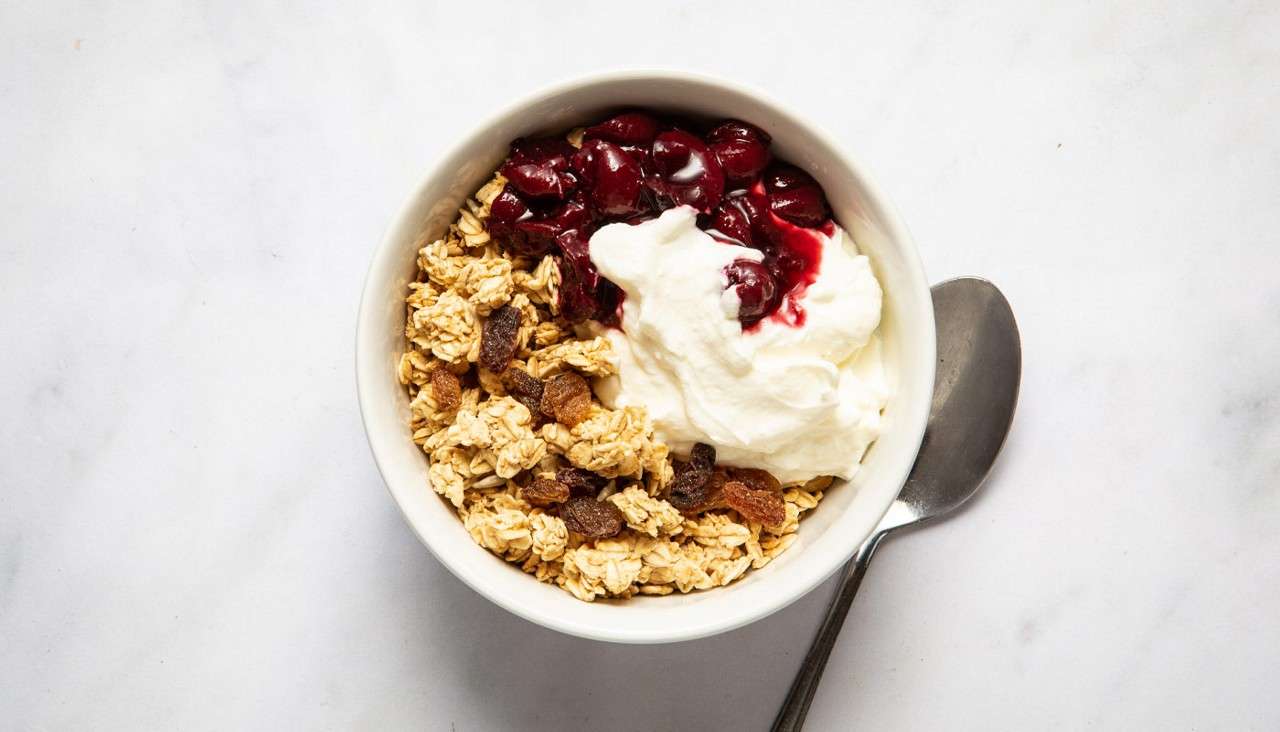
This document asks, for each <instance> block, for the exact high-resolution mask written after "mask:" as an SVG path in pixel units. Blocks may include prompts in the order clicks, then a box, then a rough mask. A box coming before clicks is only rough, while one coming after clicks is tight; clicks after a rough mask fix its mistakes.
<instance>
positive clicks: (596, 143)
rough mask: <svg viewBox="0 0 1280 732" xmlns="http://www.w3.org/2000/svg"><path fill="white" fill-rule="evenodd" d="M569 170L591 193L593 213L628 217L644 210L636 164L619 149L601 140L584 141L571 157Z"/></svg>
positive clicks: (639, 176) (641, 185) (641, 186)
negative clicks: (574, 172) (575, 174)
mask: <svg viewBox="0 0 1280 732" xmlns="http://www.w3.org/2000/svg"><path fill="white" fill-rule="evenodd" d="M573 167H574V169H575V170H578V171H579V172H580V174H581V175H582V177H583V181H584V182H585V183H586V186H587V189H588V190H590V191H591V201H592V203H594V204H595V207H596V210H597V211H599V212H600V213H602V214H604V215H605V216H617V217H625V216H631V215H632V214H635V213H639V212H640V211H641V210H642V209H643V208H644V206H643V205H642V201H641V195H640V194H641V191H642V190H643V188H644V178H643V175H642V173H641V170H640V164H639V163H637V162H636V161H635V159H634V158H632V157H631V156H630V155H628V154H627V153H626V152H625V151H623V149H622V148H621V147H619V146H617V145H615V144H613V143H612V142H605V141H604V140H588V141H587V142H585V143H584V144H583V145H582V149H581V150H579V151H578V152H577V153H576V154H575V155H574V157H573Z"/></svg>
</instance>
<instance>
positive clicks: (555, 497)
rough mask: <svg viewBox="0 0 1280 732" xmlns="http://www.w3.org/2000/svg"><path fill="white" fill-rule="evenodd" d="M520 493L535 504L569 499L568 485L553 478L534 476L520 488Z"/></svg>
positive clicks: (539, 504)
mask: <svg viewBox="0 0 1280 732" xmlns="http://www.w3.org/2000/svg"><path fill="white" fill-rule="evenodd" d="M520 495H521V497H523V498H524V499H525V500H526V501H528V502H529V503H532V504H534V505H537V506H547V505H550V504H552V503H564V502H565V501H567V500H569V486H567V485H565V484H564V483H561V482H560V481H558V480H556V479H554V478H534V479H533V482H531V483H529V485H527V486H525V487H523V488H521V489H520Z"/></svg>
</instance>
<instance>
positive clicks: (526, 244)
mask: <svg viewBox="0 0 1280 732" xmlns="http://www.w3.org/2000/svg"><path fill="white" fill-rule="evenodd" d="M506 192H507V191H506V189H504V190H503V193H502V194H499V196H498V198H497V199H494V202H493V207H498V208H499V210H500V211H501V212H503V216H506V215H507V214H506V213H505V212H506V211H507V209H508V206H509V205H510V206H512V207H513V210H514V204H508V203H507V202H506V201H504V202H503V203H502V205H501V206H499V203H498V201H499V199H502V198H503V197H504V195H505V194H506ZM516 202H517V203H520V204H521V205H524V204H523V202H522V201H520V200H519V199H516ZM493 207H491V208H490V212H492V211H493ZM535 214H537V215H535ZM590 222H591V212H590V210H589V209H588V208H587V203H586V198H585V196H584V194H583V193H582V191H578V192H577V193H575V194H573V197H572V198H570V199H569V200H568V201H565V202H564V203H562V204H560V205H559V206H558V207H556V208H554V209H551V210H549V211H548V210H546V209H545V208H542V209H539V211H537V212H535V211H534V210H532V209H529V208H527V207H526V209H525V213H524V214H523V215H521V216H519V217H517V218H516V220H515V221H514V222H513V223H510V224H497V223H496V216H495V217H493V218H490V224H489V230H490V231H492V232H493V233H494V234H495V235H496V236H498V237H499V238H501V239H502V240H503V241H504V242H505V243H506V244H507V248H508V249H510V250H511V251H513V252H515V253H516V254H521V255H524V256H527V257H541V256H543V255H545V254H548V253H550V252H552V251H554V250H555V248H556V237H558V236H560V235H561V234H562V233H564V232H565V231H568V230H569V229H579V228H584V227H586V226H587V225H588V224H589V223H590Z"/></svg>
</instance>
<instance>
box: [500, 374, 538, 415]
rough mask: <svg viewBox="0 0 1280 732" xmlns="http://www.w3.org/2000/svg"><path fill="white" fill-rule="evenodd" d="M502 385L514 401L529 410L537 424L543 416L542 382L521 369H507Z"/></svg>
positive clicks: (503, 375)
mask: <svg viewBox="0 0 1280 732" xmlns="http://www.w3.org/2000/svg"><path fill="white" fill-rule="evenodd" d="M502 385H503V386H505V387H506V388H507V393H508V394H510V395H511V398H512V399H515V400H516V401H518V402H520V403H521V404H523V405H525V406H526V407H528V409H529V414H531V415H533V418H534V421H535V422H536V421H537V420H538V418H539V417H541V416H542V412H541V409H542V380H541V379H538V378H536V377H533V376H530V375H529V374H526V373H525V372H523V371H521V370H520V369H515V368H511V369H507V370H506V371H504V372H502Z"/></svg>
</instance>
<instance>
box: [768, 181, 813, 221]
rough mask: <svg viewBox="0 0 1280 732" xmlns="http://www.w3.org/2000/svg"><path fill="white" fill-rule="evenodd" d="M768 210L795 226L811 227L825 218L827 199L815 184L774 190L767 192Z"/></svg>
mask: <svg viewBox="0 0 1280 732" xmlns="http://www.w3.org/2000/svg"><path fill="white" fill-rule="evenodd" d="M769 210H771V211H773V212H774V213H775V214H777V215H778V216H779V217H781V218H783V219H786V220H787V221H790V222H791V223H793V224H795V225H797V226H808V227H813V226H817V225H819V224H821V223H822V222H823V221H826V220H827V201H826V199H825V198H824V197H823V195H822V191H821V190H820V189H819V188H818V187H817V186H801V187H799V188H788V189H778V190H775V191H774V192H773V193H771V194H769Z"/></svg>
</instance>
